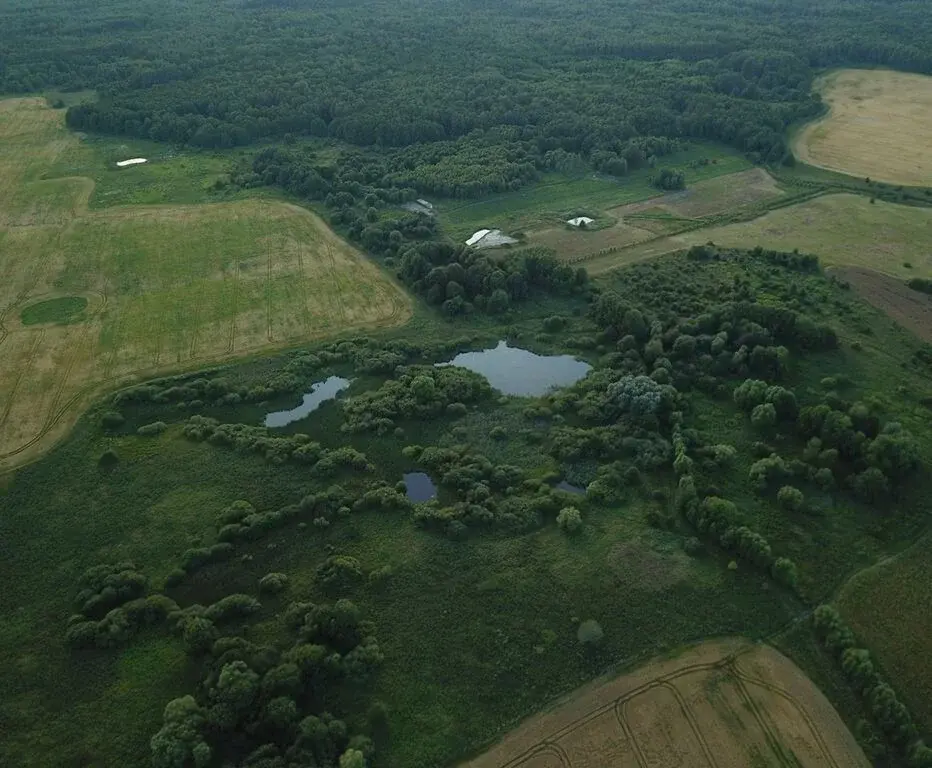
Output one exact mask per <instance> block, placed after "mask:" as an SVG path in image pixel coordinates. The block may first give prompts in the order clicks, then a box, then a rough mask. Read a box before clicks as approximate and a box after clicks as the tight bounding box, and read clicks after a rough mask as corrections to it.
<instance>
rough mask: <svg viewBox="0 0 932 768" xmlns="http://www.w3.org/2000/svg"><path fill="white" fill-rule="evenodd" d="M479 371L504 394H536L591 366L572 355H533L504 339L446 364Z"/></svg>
mask: <svg viewBox="0 0 932 768" xmlns="http://www.w3.org/2000/svg"><path fill="white" fill-rule="evenodd" d="M438 365H458V366H460V367H462V368H468V369H469V370H470V371H475V372H476V373H481V374H482V375H483V376H485V377H486V378H487V379H488V380H489V383H490V384H491V385H492V386H493V387H495V388H496V389H497V390H499V391H501V392H503V393H504V394H506V395H522V396H525V397H538V396H540V395H545V394H547V392H549V391H550V390H551V389H554V388H555V387H568V386H569V385H570V384H575V383H576V382H577V381H579V380H580V379H581V378H582V377H583V376H585V375H586V374H587V373H588V372H589V369H590V368H591V367H592V366H591V365H589V363H585V362H583V361H582V360H577V359H576V358H575V357H573V356H572V355H535V354H534V353H533V352H528V350H526V349H521V348H520V347H509V346H508V344H507V343H505V342H504V341H500V342H498V346H497V347H495V349H484V350H482V351H481V352H463V353H461V354H459V355H457V356H456V357H454V358H453V359H452V360H451V361H450V362H449V363H438Z"/></svg>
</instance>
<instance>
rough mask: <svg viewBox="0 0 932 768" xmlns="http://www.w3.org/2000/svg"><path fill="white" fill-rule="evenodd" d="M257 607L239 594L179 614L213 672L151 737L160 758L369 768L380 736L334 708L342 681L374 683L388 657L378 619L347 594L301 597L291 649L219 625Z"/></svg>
mask: <svg viewBox="0 0 932 768" xmlns="http://www.w3.org/2000/svg"><path fill="white" fill-rule="evenodd" d="M279 575H280V574H279ZM266 578H268V577H266ZM257 609H258V603H257V602H256V601H255V599H254V598H250V597H248V596H245V595H230V596H228V597H226V598H224V599H223V600H221V601H220V602H219V603H215V604H214V605H212V606H210V607H208V608H203V607H202V606H192V607H191V608H188V609H185V610H184V611H177V612H175V614H174V615H173V617H172V621H173V622H174V625H175V628H176V631H178V632H179V633H180V634H182V636H183V637H184V640H185V644H186V646H187V647H188V649H189V651H190V652H191V653H193V654H196V655H197V657H198V658H201V659H202V660H203V668H204V677H203V680H202V681H201V684H200V685H199V686H198V690H197V693H196V695H193V696H192V695H188V696H183V697H181V698H178V699H175V700H173V701H171V702H169V703H168V705H167V706H166V707H165V712H164V715H163V720H162V727H161V728H160V729H159V731H158V732H157V733H155V734H154V735H153V736H152V739H151V742H150V746H151V751H152V765H153V766H155V768H178V766H189V765H190V766H207V765H212V764H218V765H219V764H230V761H231V760H237V764H241V765H244V766H260V765H261V766H264V767H267V768H287V766H293V765H316V766H322V767H323V766H330V767H332V768H336V766H337V765H339V766H341V768H358V767H359V766H362V768H364V766H365V765H366V763H367V761H368V760H370V759H371V758H372V755H373V752H374V746H373V743H372V741H371V739H369V738H368V737H367V736H366V735H364V734H363V733H361V732H356V733H355V734H354V733H352V730H351V726H350V725H349V724H348V723H347V722H346V721H344V720H341V719H340V718H338V717H336V716H334V715H333V714H332V713H331V712H330V711H328V710H329V707H333V706H334V705H336V704H337V702H338V701H339V700H340V698H339V697H338V696H334V695H333V694H334V693H335V692H336V689H337V688H338V687H339V688H341V689H342V688H343V687H347V686H349V687H355V686H358V685H360V684H362V683H364V682H365V681H366V680H367V679H368V678H369V677H370V676H371V674H372V673H373V672H374V671H375V669H377V668H378V666H379V665H380V664H381V662H382V658H383V657H382V653H381V651H380V650H379V646H378V641H377V639H376V638H375V635H374V634H373V628H372V626H371V624H370V623H368V622H366V621H363V620H362V617H361V615H360V612H359V610H358V608H356V606H355V605H354V604H353V603H351V602H349V601H347V600H340V601H338V602H336V603H334V604H333V605H328V604H324V605H314V604H311V603H293V604H291V605H290V606H289V608H288V610H287V611H286V614H285V615H286V619H287V624H288V628H289V630H290V632H291V633H292V634H291V640H290V641H289V644H288V645H286V646H285V647H284V648H280V647H274V646H270V645H257V644H255V643H252V642H250V641H249V640H246V639H245V638H243V637H224V636H220V635H219V633H218V630H217V628H216V624H218V623H221V622H223V621H227V620H230V619H233V618H242V617H244V616H248V615H251V614H252V613H254V612H255V610H257ZM348 690H349V689H348ZM354 694H355V695H358V693H356V692H355V691H354ZM243 755H246V757H245V759H244V760H243V761H242V762H241V763H240V762H239V760H240V759H242V756H243Z"/></svg>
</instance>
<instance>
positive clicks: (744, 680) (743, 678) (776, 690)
mask: <svg viewBox="0 0 932 768" xmlns="http://www.w3.org/2000/svg"><path fill="white" fill-rule="evenodd" d="M739 662H740V660H739V659H735V660H733V661H732V662H731V664H730V671H731V673H732V675H733V676H734V678H735V679H736V680H737V681H738V682H739V684H740V685H742V686H743V687H744V689H745V691H747V688H746V686H747V685H748V684H750V685H756V686H759V687H760V688H763V689H765V690H767V691H769V692H770V693H772V694H774V695H775V696H779V697H780V698H782V699H783V700H784V701H786V702H787V703H788V704H789V705H790V706H791V707H793V709H794V710H795V711H796V713H797V715H798V716H799V717H800V718H801V719H802V720H803V722H805V723H806V726H807V727H808V728H809V732H810V734H811V735H812V738H813V740H814V741H815V742H816V743H817V744H818V746H819V749H820V750H821V751H822V754H823V755H824V757H825V759H826V760H827V761H828V762H829V763H830V764H831V766H832V768H844V766H841V765H839V763H838V761H837V760H836V759H835V756H834V755H833V754H832V751H831V750H830V749H829V747H828V745H827V744H826V743H825V739H823V738H822V732H821V729H820V728H819V727H818V725H817V724H816V723H815V721H814V720H813V719H812V717H810V715H809V713H808V712H807V711H806V709H805V707H801V706H800V705H799V702H798V701H797V700H796V699H794V698H793V697H792V696H790V695H789V694H788V693H787V692H786V691H784V690H783V689H782V688H780V687H779V686H777V685H773V684H772V683H768V682H767V681H766V680H760V679H758V678H755V677H752V676H750V675H748V674H747V673H745V672H742V671H741V665H740V663H739ZM748 696H749V697H750V692H748Z"/></svg>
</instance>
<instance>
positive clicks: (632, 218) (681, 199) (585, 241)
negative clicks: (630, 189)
mask: <svg viewBox="0 0 932 768" xmlns="http://www.w3.org/2000/svg"><path fill="white" fill-rule="evenodd" d="M781 195H783V192H782V190H781V189H780V187H779V186H778V185H777V184H776V183H775V182H774V180H773V178H771V176H770V175H769V174H768V173H767V172H766V171H765V170H763V169H761V168H752V169H750V170H746V171H738V172H735V173H727V174H725V175H723V176H716V177H713V178H707V179H705V180H702V181H697V182H696V183H695V184H691V185H690V186H689V187H688V188H687V189H685V190H683V191H682V192H671V193H668V194H665V195H661V196H659V197H652V198H649V199H647V200H642V201H640V202H637V203H628V204H627V205H622V206H617V207H614V208H608V209H606V210H604V211H598V212H596V213H597V214H601V215H602V216H603V217H604V219H605V221H606V222H607V223H606V224H604V225H603V226H601V227H599V228H591V229H586V230H581V229H576V228H572V227H568V226H566V225H565V224H564V225H562V226H550V227H545V228H543V229H537V230H534V231H532V232H529V233H528V238H527V241H528V243H530V244H532V245H542V246H545V247H547V248H552V249H553V250H554V251H555V252H556V254H557V256H558V257H559V258H561V259H566V260H567V261H573V262H575V261H585V260H587V259H589V258H592V257H593V256H594V254H599V253H600V252H604V251H609V250H612V251H614V250H617V249H622V248H628V247H631V246H634V245H637V244H640V243H645V242H647V241H649V240H652V239H654V238H656V237H657V235H660V234H664V233H666V232H670V231H675V230H677V229H681V228H682V227H683V226H684V225H689V224H692V223H693V222H695V221H696V220H697V219H699V218H701V217H705V216H712V215H714V214H719V213H722V212H725V211H730V210H734V209H739V210H740V209H741V208H742V207H744V206H748V205H753V204H755V203H761V202H765V201H769V200H775V199H778V198H779V197H780V196H781Z"/></svg>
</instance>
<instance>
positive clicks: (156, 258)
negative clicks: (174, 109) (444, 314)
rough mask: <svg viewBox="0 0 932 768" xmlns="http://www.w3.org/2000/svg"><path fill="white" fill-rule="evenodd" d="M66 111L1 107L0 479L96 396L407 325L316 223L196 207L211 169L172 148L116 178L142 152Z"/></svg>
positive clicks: (303, 217)
mask: <svg viewBox="0 0 932 768" xmlns="http://www.w3.org/2000/svg"><path fill="white" fill-rule="evenodd" d="M63 115H64V113H63V112H62V111H54V110H51V109H49V108H48V107H47V106H45V104H44V102H43V101H41V100H39V99H8V100H4V101H0V354H3V356H4V359H5V360H6V361H7V364H6V365H5V366H4V367H3V371H2V372H0V468H5V467H9V466H12V465H15V464H18V463H21V462H22V461H24V460H27V459H29V458H31V457H34V456H35V455H37V454H38V453H40V452H41V451H43V450H45V449H47V448H48V446H49V445H50V444H51V443H52V442H54V440H56V439H57V438H59V437H60V436H61V435H62V434H63V433H64V431H65V430H66V429H67V428H68V427H69V425H70V424H72V423H73V421H74V419H75V418H76V416H77V414H78V413H79V412H80V410H81V408H83V407H85V406H86V404H87V402H88V401H89V398H90V397H91V396H92V395H93V394H94V393H95V392H99V391H100V390H101V389H102V388H107V387H112V386H116V385H118V384H119V383H121V382H126V381H129V380H132V379H135V378H137V377H139V376H149V375H153V374H155V373H158V372H161V371H166V370H170V369H177V368H190V367H193V366H197V365H204V364H207V363H211V362H216V361H220V360H227V359H231V358H235V357H238V356H242V355H248V354H251V353H255V352H260V351H263V350H267V349H271V348H276V347H284V346H288V345H293V344H295V343H297V342H300V341H303V340H307V339H312V338H320V337H323V336H327V335H331V334H335V333H339V332H343V331H347V330H352V329H354V328H371V327H381V326H385V325H393V324H397V323H400V322H403V321H404V320H406V319H407V318H408V317H409V316H410V306H409V302H408V299H407V297H406V296H405V295H404V293H403V292H402V291H401V290H400V289H399V288H397V287H396V286H395V285H394V284H393V283H392V282H391V281H389V280H388V279H386V278H385V277H384V276H383V275H382V274H381V273H380V272H379V270H378V269H377V268H376V267H375V266H374V265H373V264H371V263H370V262H369V261H368V260H366V259H365V258H364V257H363V256H362V255H361V254H359V253H358V252H357V251H355V250H354V249H352V248H351V247H350V246H349V245H347V244H346V243H345V242H344V241H342V240H341V239H340V238H339V237H337V236H336V235H335V234H334V233H333V232H332V231H331V230H330V229H329V228H328V227H327V226H326V225H325V224H324V223H323V222H322V221H321V220H320V219H319V218H318V217H316V216H315V215H314V214H312V213H310V212H309V211H307V210H305V209H303V208H299V207H296V206H292V205H288V204H285V203H282V202H278V201H274V200H263V199H242V200H233V201H229V202H218V203H210V204H193V203H195V202H198V201H200V200H203V199H205V198H206V197H207V195H208V192H209V187H210V185H211V184H212V181H211V179H213V177H214V176H215V173H216V170H217V167H218V161H217V160H216V158H214V157H212V156H209V155H205V156H203V157H202V156H189V157H176V158H171V157H170V156H169V155H167V154H166V151H165V150H164V149H162V150H160V153H161V154H157V155H154V153H149V152H147V153H146V154H148V155H149V156H151V159H152V162H151V163H150V164H148V165H142V166H133V167H128V168H122V169H117V168H116V166H115V161H116V159H118V158H120V157H121V156H122V157H127V156H136V155H137V153H139V152H141V151H145V150H146V147H141V146H136V145H133V146H127V147H122V146H120V145H112V146H111V145H106V149H104V148H103V146H102V145H101V146H98V145H96V144H87V143H86V142H81V141H79V140H78V139H77V138H76V137H74V136H73V135H72V134H69V133H68V132H67V131H65V130H64V128H63V125H62V120H63ZM153 155H154V156H153ZM143 156H146V155H143ZM60 174H67V175H65V176H60ZM166 201H172V204H168V203H167V202H166ZM184 201H189V202H190V203H192V204H177V203H179V202H184ZM143 203H148V204H145V205H144V204H143ZM153 203H161V204H158V205H156V204H153ZM130 204H132V205H130ZM78 305H83V306H85V307H86V308H85V309H84V310H83V314H79V315H77V316H74V315H71V314H69V316H68V317H69V319H70V320H72V322H70V323H68V324H63V323H62V322H61V321H62V320H63V319H65V317H64V315H63V314H62V312H63V311H64V310H63V308H65V307H71V308H75V307H77V306H78ZM75 320H77V321H75Z"/></svg>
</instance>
